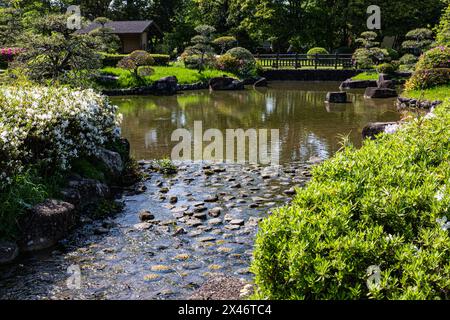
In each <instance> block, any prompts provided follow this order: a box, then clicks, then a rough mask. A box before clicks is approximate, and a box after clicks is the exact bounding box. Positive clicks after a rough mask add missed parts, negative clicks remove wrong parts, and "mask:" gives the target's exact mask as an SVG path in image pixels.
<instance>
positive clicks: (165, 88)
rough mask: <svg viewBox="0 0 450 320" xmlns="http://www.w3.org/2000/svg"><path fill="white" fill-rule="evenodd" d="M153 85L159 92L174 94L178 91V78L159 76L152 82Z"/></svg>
mask: <svg viewBox="0 0 450 320" xmlns="http://www.w3.org/2000/svg"><path fill="white" fill-rule="evenodd" d="M154 87H155V90H156V91H157V92H158V93H159V94H163V95H174V94H176V93H177V91H178V79H177V77H175V76H170V77H165V78H161V79H159V80H158V81H156V82H155V83H154Z"/></svg>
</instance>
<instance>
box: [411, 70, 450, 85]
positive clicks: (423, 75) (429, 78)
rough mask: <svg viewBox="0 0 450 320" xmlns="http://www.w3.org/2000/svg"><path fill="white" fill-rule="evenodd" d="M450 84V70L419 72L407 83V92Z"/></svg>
mask: <svg viewBox="0 0 450 320" xmlns="http://www.w3.org/2000/svg"><path fill="white" fill-rule="evenodd" d="M449 83H450V68H437V69H429V70H417V71H416V72H414V74H413V76H412V77H411V78H410V79H409V80H408V81H407V82H406V84H405V88H406V90H422V89H428V88H433V87H435V86H440V85H446V84H449Z"/></svg>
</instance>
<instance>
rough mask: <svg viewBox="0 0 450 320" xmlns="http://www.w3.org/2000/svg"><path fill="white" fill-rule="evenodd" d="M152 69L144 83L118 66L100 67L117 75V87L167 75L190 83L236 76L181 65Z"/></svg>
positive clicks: (149, 81) (103, 70)
mask: <svg viewBox="0 0 450 320" xmlns="http://www.w3.org/2000/svg"><path fill="white" fill-rule="evenodd" d="M152 68H153V69H154V73H153V74H152V75H151V76H147V77H144V78H143V80H144V83H141V84H140V83H139V82H138V80H137V79H136V78H135V77H134V76H133V74H132V73H131V72H130V71H128V70H124V69H120V68H111V67H108V68H104V69H102V70H101V71H102V73H104V74H109V75H115V76H118V77H119V80H118V82H117V85H118V87H119V88H132V87H137V86H139V85H142V84H151V83H152V82H154V81H156V80H159V79H161V78H164V77H168V76H176V77H177V79H178V83H180V84H192V83H196V82H206V81H208V80H209V79H211V78H214V77H220V76H222V75H224V74H226V75H227V76H230V77H234V78H238V77H237V76H236V75H233V74H231V73H229V72H224V71H220V70H213V69H208V70H205V71H203V72H202V73H199V72H198V71H197V70H192V69H186V68H183V67H174V66H168V67H158V66H156V67H152Z"/></svg>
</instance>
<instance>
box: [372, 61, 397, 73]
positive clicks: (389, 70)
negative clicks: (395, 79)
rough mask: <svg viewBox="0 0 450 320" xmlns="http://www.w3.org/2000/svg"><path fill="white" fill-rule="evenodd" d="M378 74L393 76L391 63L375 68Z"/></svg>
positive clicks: (393, 70) (393, 69)
mask: <svg viewBox="0 0 450 320" xmlns="http://www.w3.org/2000/svg"><path fill="white" fill-rule="evenodd" d="M376 69H377V72H378V73H385V74H393V73H394V72H395V68H394V66H393V65H392V64H391V63H382V64H379V65H377V67H376Z"/></svg>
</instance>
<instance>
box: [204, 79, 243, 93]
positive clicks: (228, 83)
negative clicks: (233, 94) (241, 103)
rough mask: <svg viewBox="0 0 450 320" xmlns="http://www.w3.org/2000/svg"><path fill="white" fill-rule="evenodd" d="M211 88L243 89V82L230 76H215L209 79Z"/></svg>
mask: <svg viewBox="0 0 450 320" xmlns="http://www.w3.org/2000/svg"><path fill="white" fill-rule="evenodd" d="M209 88H210V89H211V90H243V89H244V82H243V81H239V80H237V79H234V78H230V77H226V76H224V77H217V78H212V79H211V80H209Z"/></svg>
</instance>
